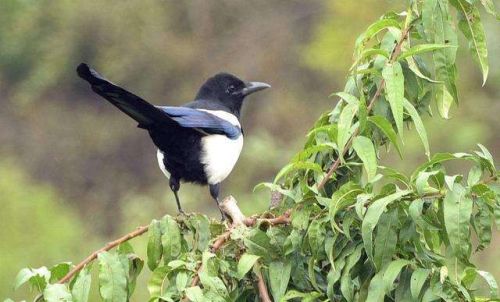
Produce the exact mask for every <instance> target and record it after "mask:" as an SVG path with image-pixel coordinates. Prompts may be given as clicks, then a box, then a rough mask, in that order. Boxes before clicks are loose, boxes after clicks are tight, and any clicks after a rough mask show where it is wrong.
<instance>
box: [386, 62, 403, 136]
mask: <svg viewBox="0 0 500 302" xmlns="http://www.w3.org/2000/svg"><path fill="white" fill-rule="evenodd" d="M382 77H383V78H384V80H385V91H386V98H387V101H388V102H389V105H390V107H391V111H392V116H393V117H394V121H395V122H396V128H397V130H398V134H399V136H400V137H401V138H402V137H403V98H404V77H403V70H402V69H401V65H400V64H399V62H394V63H388V64H386V65H385V66H384V69H383V70H382Z"/></svg>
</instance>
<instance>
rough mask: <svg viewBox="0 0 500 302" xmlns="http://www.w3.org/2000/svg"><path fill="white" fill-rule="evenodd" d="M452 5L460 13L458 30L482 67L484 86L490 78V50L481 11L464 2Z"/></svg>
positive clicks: (456, 2)
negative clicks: (487, 45)
mask: <svg viewBox="0 0 500 302" xmlns="http://www.w3.org/2000/svg"><path fill="white" fill-rule="evenodd" d="M451 3H452V4H453V5H454V6H455V7H456V8H457V11H458V28H459V29H460V31H461V32H462V33H463V34H464V36H465V38H466V39H467V41H468V42H469V49H470V51H471V52H472V56H473V58H474V59H475V61H476V62H478V64H479V66H480V67H481V72H482V73H483V85H484V84H485V83H486V79H487V78H488V69H489V67H488V48H487V47H486V37H485V33H484V28H483V24H482V22H481V16H480V15H479V10H478V9H477V8H476V7H475V6H474V5H472V4H469V3H467V2H466V1H464V0H453V1H451Z"/></svg>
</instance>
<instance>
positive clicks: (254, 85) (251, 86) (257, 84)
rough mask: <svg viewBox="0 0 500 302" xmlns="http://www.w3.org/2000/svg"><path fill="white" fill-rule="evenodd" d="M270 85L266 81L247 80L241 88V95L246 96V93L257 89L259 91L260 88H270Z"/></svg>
mask: <svg viewBox="0 0 500 302" xmlns="http://www.w3.org/2000/svg"><path fill="white" fill-rule="evenodd" d="M270 87H271V85H269V84H266V83H262V82H247V83H246V87H245V88H243V89H242V90H241V94H243V96H247V95H249V94H252V93H254V92H257V91H260V90H263V89H266V88H270Z"/></svg>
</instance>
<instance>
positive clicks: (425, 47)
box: [398, 44, 457, 60]
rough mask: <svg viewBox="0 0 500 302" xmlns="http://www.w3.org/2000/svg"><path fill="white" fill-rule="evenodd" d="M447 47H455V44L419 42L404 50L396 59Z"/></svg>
mask: <svg viewBox="0 0 500 302" xmlns="http://www.w3.org/2000/svg"><path fill="white" fill-rule="evenodd" d="M447 47H457V46H455V45H446V44H419V45H416V46H413V47H412V48H410V49H408V50H405V51H403V52H402V53H401V55H399V57H398V59H399V60H402V59H405V58H406V57H411V56H415V55H419V54H423V53H427V52H431V51H434V50H436V49H443V48H447Z"/></svg>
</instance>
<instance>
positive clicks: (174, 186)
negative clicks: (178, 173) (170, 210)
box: [169, 176, 184, 214]
mask: <svg viewBox="0 0 500 302" xmlns="http://www.w3.org/2000/svg"><path fill="white" fill-rule="evenodd" d="M169 185H170V189H171V190H172V192H174V196H175V202H177V210H178V211H179V213H181V214H184V211H183V210H182V208H181V202H180V201H179V196H178V195H177V192H178V191H179V188H180V187H181V185H180V183H179V179H177V178H175V177H172V176H171V177H170V181H169Z"/></svg>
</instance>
